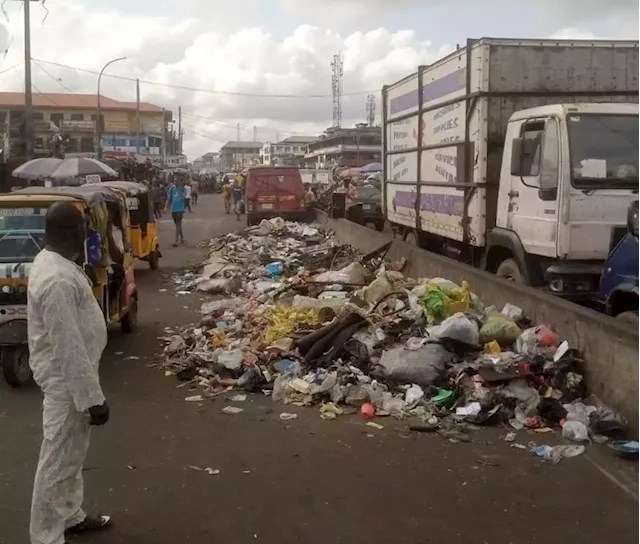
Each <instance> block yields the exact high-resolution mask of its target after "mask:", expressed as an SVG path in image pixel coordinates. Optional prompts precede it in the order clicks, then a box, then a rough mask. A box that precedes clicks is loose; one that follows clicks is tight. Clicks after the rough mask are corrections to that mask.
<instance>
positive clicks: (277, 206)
mask: <svg viewBox="0 0 640 544" xmlns="http://www.w3.org/2000/svg"><path fill="white" fill-rule="evenodd" d="M245 204H246V206H245V207H246V210H247V225H249V226H251V225H255V224H256V223H259V222H260V221H261V220H262V219H268V218H270V217H282V218H283V219H289V220H298V221H303V220H306V219H307V218H308V212H307V211H306V210H305V207H304V186H303V185H302V177H301V176H300V170H299V169H298V168H294V167H290V166H253V167H251V168H249V170H248V172H247V181H246V187H245Z"/></svg>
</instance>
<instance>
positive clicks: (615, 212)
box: [382, 38, 638, 303]
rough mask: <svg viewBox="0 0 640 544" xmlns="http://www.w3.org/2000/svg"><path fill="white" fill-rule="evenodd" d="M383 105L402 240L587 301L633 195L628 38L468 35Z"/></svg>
mask: <svg viewBox="0 0 640 544" xmlns="http://www.w3.org/2000/svg"><path fill="white" fill-rule="evenodd" d="M605 74H606V75H605ZM596 82H597V83H596ZM382 98H383V100H382V102H383V123H382V133H383V134H384V135H385V138H384V143H383V146H384V149H383V163H384V168H383V170H382V172H383V190H382V193H383V203H384V206H383V208H384V211H385V215H386V217H387V220H388V221H389V222H390V223H391V224H392V226H393V227H394V230H395V231H396V232H399V233H400V235H401V236H402V238H403V239H404V240H405V241H406V242H407V243H411V244H414V245H417V246H419V247H422V248H424V249H427V250H429V251H433V252H435V253H439V254H442V255H446V256H448V257H451V258H453V259H455V260H458V261H462V262H465V263H468V264H471V265H473V266H477V267H479V268H483V269H484V270H486V271H488V272H491V273H494V274H496V275H497V276H500V277H502V278H504V279H507V280H510V281H513V282H515V283H519V284H524V285H529V286H532V287H539V288H542V289H544V290H546V291H547V292H549V293H551V294H554V295H556V296H559V297H562V298H565V299H567V300H573V301H575V302H580V303H589V302H593V300H594V299H595V298H597V296H598V293H599V280H600V275H601V273H602V269H603V265H604V262H605V261H606V260H607V258H608V257H609V252H610V244H611V239H612V238H618V239H619V238H620V237H619V236H618V233H619V232H620V231H623V232H624V231H626V227H625V226H624V224H621V222H620V219H621V218H623V217H624V215H625V213H626V210H627V207H628V206H629V204H630V203H631V202H632V201H634V200H636V199H637V193H638V103H637V102H638V42H637V41H603V40H588V41H587V40H584V41H583V40H570V41H569V40H566V41H563V40H552V41H549V40H546V41H545V40H542V41H541V40H522V39H494V38H481V39H479V40H468V41H467V46H466V47H463V48H460V49H458V50H456V51H455V52H453V53H451V54H450V55H448V56H446V57H444V58H443V59H441V60H438V61H436V62H434V63H432V64H429V65H428V66H424V67H420V69H419V71H418V72H417V73H414V74H411V75H408V76H407V77H405V78H403V79H402V80H400V81H398V82H396V83H393V84H391V85H386V86H385V87H383V91H382Z"/></svg>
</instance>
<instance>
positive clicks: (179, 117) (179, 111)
mask: <svg viewBox="0 0 640 544" xmlns="http://www.w3.org/2000/svg"><path fill="white" fill-rule="evenodd" d="M177 154H178V155H182V106H178V153H177Z"/></svg>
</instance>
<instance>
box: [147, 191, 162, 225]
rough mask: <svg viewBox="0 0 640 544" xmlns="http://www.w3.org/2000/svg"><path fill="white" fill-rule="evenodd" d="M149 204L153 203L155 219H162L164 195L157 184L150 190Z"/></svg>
mask: <svg viewBox="0 0 640 544" xmlns="http://www.w3.org/2000/svg"><path fill="white" fill-rule="evenodd" d="M149 192H150V193H151V202H152V203H153V215H154V217H155V218H156V219H160V218H161V217H162V208H163V207H164V202H163V201H164V195H163V192H162V188H161V187H160V185H159V184H158V183H154V184H153V187H152V188H151V191H149Z"/></svg>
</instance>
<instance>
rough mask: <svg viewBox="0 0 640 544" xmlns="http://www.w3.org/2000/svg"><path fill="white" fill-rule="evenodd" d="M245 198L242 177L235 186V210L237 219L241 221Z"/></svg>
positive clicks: (239, 177)
mask: <svg viewBox="0 0 640 544" xmlns="http://www.w3.org/2000/svg"><path fill="white" fill-rule="evenodd" d="M243 197H244V183H243V180H242V177H241V176H238V178H237V179H236V183H235V185H234V186H233V209H234V211H235V212H236V218H237V220H238V221H240V214H241V213H242V199H243Z"/></svg>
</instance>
